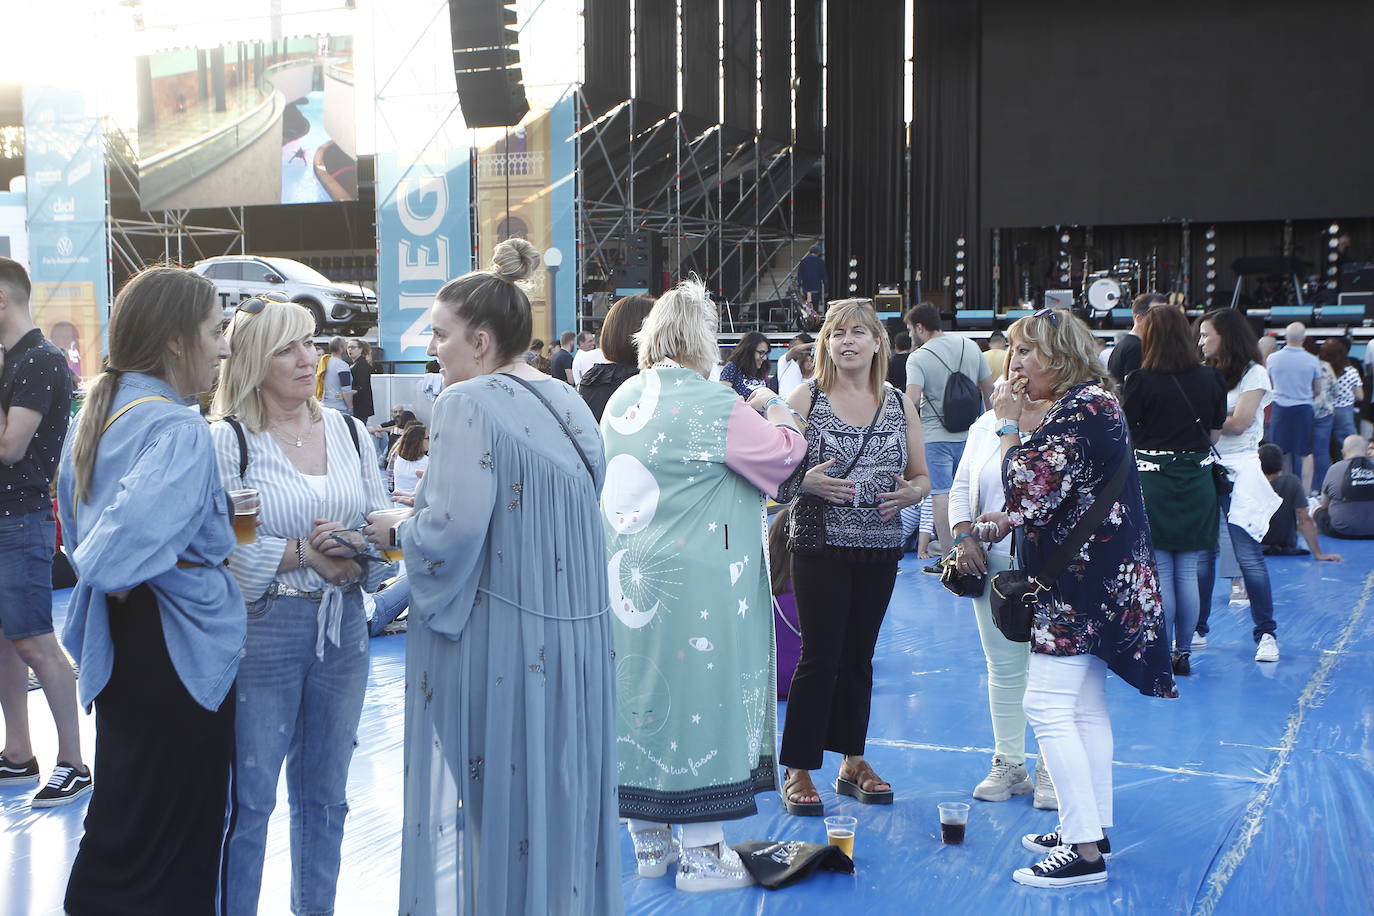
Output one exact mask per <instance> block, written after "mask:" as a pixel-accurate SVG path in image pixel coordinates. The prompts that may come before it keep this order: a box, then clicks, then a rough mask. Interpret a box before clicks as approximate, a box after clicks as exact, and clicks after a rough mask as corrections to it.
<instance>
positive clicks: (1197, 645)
mask: <svg viewBox="0 0 1374 916" xmlns="http://www.w3.org/2000/svg"><path fill="white" fill-rule="evenodd" d="M1205 648H1207V637H1206V636H1203V635H1202V634H1201V633H1194V634H1193V649H1194V651H1196V650H1198V649H1205Z"/></svg>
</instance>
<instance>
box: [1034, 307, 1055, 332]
mask: <svg viewBox="0 0 1374 916" xmlns="http://www.w3.org/2000/svg"><path fill="white" fill-rule="evenodd" d="M1031 317H1032V318H1048V319H1049V320H1050V324H1052V325H1054V326H1055V327H1056V328H1057V327H1059V313H1057V312H1056V311H1055V310H1054V309H1051V308H1043V309H1041V310H1040V311H1038V312H1036V313H1035V314H1033V315H1031Z"/></svg>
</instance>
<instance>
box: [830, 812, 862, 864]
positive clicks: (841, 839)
mask: <svg viewBox="0 0 1374 916" xmlns="http://www.w3.org/2000/svg"><path fill="white" fill-rule="evenodd" d="M858 826H859V820H858V818H854V817H845V816H844V815H839V814H837V815H834V816H832V817H827V818H826V819H825V839H826V842H828V843H829V844H830V845H831V846H837V847H839V850H840V852H842V853H844V854H845V855H847V856H849V858H851V859H852V858H854V829H855V828H856V827H858Z"/></svg>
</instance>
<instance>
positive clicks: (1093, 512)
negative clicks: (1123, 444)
mask: <svg viewBox="0 0 1374 916" xmlns="http://www.w3.org/2000/svg"><path fill="white" fill-rule="evenodd" d="M1134 464H1135V456H1134V455H1132V454H1131V453H1130V452H1129V451H1128V452H1127V453H1126V454H1125V455H1123V456H1122V458H1121V460H1120V461H1119V462H1117V465H1116V473H1115V474H1113V475H1112V479H1111V481H1110V482H1109V483H1108V484H1107V486H1106V487H1104V488H1103V489H1102V490H1101V491H1100V492H1098V494H1097V498H1096V499H1094V500H1093V502H1092V505H1091V506H1089V507H1088V511H1087V512H1084V513H1083V515H1082V516H1081V517H1080V518H1079V519H1078V522H1077V523H1076V524H1075V525H1074V526H1073V530H1072V531H1070V532H1069V536H1068V537H1066V538H1064V541H1063V543H1061V544H1060V545H1059V547H1058V548H1057V549H1056V550H1055V551H1054V554H1053V555H1052V556H1051V557H1050V559H1049V562H1048V563H1046V564H1045V565H1044V566H1043V567H1041V569H1040V572H1039V573H1037V574H1036V575H1035V576H1034V577H1033V581H1035V582H1037V583H1039V586H1040V589H1048V588H1050V587H1051V586H1053V585H1054V580H1055V579H1058V578H1059V574H1060V573H1062V572H1063V571H1064V570H1065V569H1067V568H1068V566H1069V561H1070V560H1072V559H1073V557H1074V554H1076V553H1078V551H1079V550H1080V549H1082V547H1083V545H1084V544H1086V543H1087V542H1088V538H1090V537H1092V535H1093V532H1094V531H1096V530H1097V526H1098V525H1101V524H1102V520H1103V519H1105V518H1106V517H1107V513H1108V512H1110V511H1111V510H1112V505H1113V504H1114V503H1115V502H1116V498H1117V496H1119V495H1120V494H1121V487H1122V485H1123V484H1125V482H1126V472H1127V470H1128V469H1129V468H1130V467H1131V466H1132V465H1134ZM1046 583H1048V584H1046ZM1038 590H1039V589H1037V591H1038Z"/></svg>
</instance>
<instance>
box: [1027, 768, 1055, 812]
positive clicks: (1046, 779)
mask: <svg viewBox="0 0 1374 916" xmlns="http://www.w3.org/2000/svg"><path fill="white" fill-rule="evenodd" d="M1031 804H1032V805H1034V806H1035V807H1037V808H1039V809H1040V810H1042V811H1058V810H1059V796H1058V795H1057V794H1056V793H1055V791H1054V780H1052V779H1050V771H1049V768H1048V767H1046V766H1044V765H1043V762H1042V763H1041V764H1040V765H1037V766H1036V768H1035V798H1033V799H1031Z"/></svg>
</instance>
